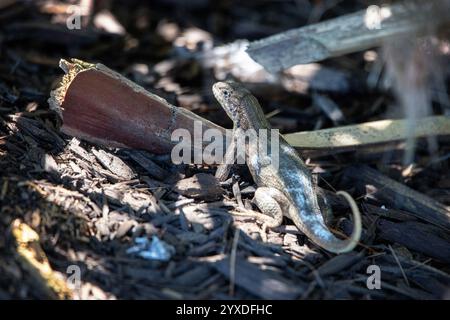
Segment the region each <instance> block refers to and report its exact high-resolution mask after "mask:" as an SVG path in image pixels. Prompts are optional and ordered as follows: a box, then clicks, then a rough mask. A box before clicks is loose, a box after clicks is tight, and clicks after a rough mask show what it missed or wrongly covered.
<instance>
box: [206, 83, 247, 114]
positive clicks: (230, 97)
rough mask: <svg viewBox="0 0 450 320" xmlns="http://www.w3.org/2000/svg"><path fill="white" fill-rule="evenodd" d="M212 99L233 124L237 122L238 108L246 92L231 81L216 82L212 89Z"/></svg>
mask: <svg viewBox="0 0 450 320" xmlns="http://www.w3.org/2000/svg"><path fill="white" fill-rule="evenodd" d="M212 90H213V93H214V97H216V99H217V101H219V103H220V105H221V106H222V108H223V109H224V110H225V111H226V113H227V114H228V116H229V117H230V118H231V120H233V121H234V122H236V121H239V116H240V111H241V110H239V107H240V104H241V101H242V98H243V97H244V96H245V95H247V94H248V91H247V90H246V89H244V88H242V87H241V86H240V85H239V84H238V83H236V82H232V81H226V82H216V83H215V84H214V85H213V87H212Z"/></svg>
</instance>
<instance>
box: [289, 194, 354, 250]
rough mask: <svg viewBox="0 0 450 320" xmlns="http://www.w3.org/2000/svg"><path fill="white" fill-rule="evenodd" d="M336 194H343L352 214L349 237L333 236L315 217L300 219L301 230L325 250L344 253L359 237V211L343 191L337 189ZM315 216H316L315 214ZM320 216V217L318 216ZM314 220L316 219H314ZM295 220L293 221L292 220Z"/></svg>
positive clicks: (351, 248)
mask: <svg viewBox="0 0 450 320" xmlns="http://www.w3.org/2000/svg"><path fill="white" fill-rule="evenodd" d="M336 194H338V195H341V196H343V197H344V198H345V199H346V200H347V202H348V203H349V205H350V208H351V210H352V214H353V231H352V234H351V235H350V238H348V239H345V240H341V239H338V238H337V237H336V236H334V235H333V234H332V233H331V231H330V230H329V229H328V228H327V227H326V226H325V224H324V223H323V220H322V223H318V221H317V220H316V219H302V220H303V221H302V224H303V226H304V228H302V229H303V230H302V231H303V232H304V233H305V234H306V235H307V236H308V237H309V238H310V239H311V240H312V241H313V242H314V243H315V244H317V245H319V246H320V247H322V248H324V249H325V250H327V251H330V252H334V253H345V252H349V251H352V250H353V249H354V248H355V247H356V245H357V244H358V242H359V240H360V238H361V231H362V225H361V213H360V212H359V209H358V206H357V205H356V203H355V200H353V198H352V196H350V195H349V194H348V193H347V192H345V191H338V192H336ZM319 214H320V213H319ZM316 217H317V216H316ZM320 218H322V217H320ZM314 220H316V221H314ZM294 222H295V221H294Z"/></svg>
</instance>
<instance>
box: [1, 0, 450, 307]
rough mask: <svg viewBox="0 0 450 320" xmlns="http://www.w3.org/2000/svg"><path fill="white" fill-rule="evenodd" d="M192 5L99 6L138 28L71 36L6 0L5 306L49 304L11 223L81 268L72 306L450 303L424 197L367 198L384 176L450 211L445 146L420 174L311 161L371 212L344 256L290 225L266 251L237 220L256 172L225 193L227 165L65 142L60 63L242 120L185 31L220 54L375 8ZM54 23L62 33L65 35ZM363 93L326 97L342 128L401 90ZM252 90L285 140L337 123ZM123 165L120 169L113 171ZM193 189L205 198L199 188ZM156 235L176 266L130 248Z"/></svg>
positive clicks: (49, 12)
mask: <svg viewBox="0 0 450 320" xmlns="http://www.w3.org/2000/svg"><path fill="white" fill-rule="evenodd" d="M181 2H182V1H163V0H159V1H152V5H148V6H147V5H144V4H143V3H141V1H114V3H113V2H112V1H99V2H98V3H97V7H96V8H95V10H94V11H93V15H95V14H97V13H98V12H100V9H102V8H103V9H105V10H106V9H109V10H111V12H112V13H113V14H114V16H115V17H116V18H117V19H118V20H119V21H120V23H121V24H122V25H123V26H124V28H125V30H126V35H120V34H111V33H108V32H106V31H99V30H98V29H95V28H86V29H83V30H82V32H79V33H73V32H69V31H68V29H67V28H65V26H64V21H65V19H66V17H67V15H66V14H65V13H64V12H62V13H61V12H59V11H58V7H57V6H53V7H52V6H48V5H47V6H45V4H46V1H34V2H21V1H17V3H15V4H12V5H11V6H7V7H4V8H1V7H0V25H1V27H0V39H1V40H0V57H1V58H0V234H1V235H2V236H0V298H46V297H47V296H46V293H45V291H42V290H39V284H37V283H36V281H35V279H34V278H33V276H31V275H30V274H29V273H28V272H27V270H26V269H24V268H23V265H22V264H21V262H20V261H18V259H17V256H16V255H15V254H14V251H15V250H16V248H15V246H14V244H13V241H12V237H11V224H12V222H13V221H14V219H16V218H20V219H21V220H22V221H23V222H25V223H27V224H28V225H29V226H30V227H32V228H33V229H34V230H35V231H36V232H37V233H38V234H39V239H40V240H39V241H40V244H41V246H42V248H43V250H44V252H45V254H46V255H47V257H48V259H49V262H50V265H51V266H52V268H53V269H54V270H56V271H59V272H60V273H61V274H62V275H65V276H67V273H66V271H67V268H68V267H69V266H70V265H77V266H79V267H80V268H81V281H82V285H81V289H80V290H79V291H77V292H76V294H75V297H81V298H100V299H104V298H119V299H126V298H132V299H171V298H186V299H229V298H238V299H251V298H263V299H296V298H308V299H335V298H339V299H342V298H343V299H442V298H444V297H447V298H448V297H449V294H450V293H449V291H448V288H449V285H450V275H449V274H448V273H449V271H450V268H449V262H450V234H449V233H448V229H447V230H445V228H443V227H442V224H441V226H439V223H438V224H431V223H429V222H428V221H424V220H422V219H419V218H417V214H416V213H415V212H414V211H415V210H427V209H423V208H420V207H417V206H415V204H414V203H413V204H412V205H411V206H407V207H406V208H407V209H405V206H402V205H400V206H399V205H398V199H395V197H393V196H392V194H394V195H395V192H396V190H395V188H394V190H391V189H389V190H388V191H386V193H385V194H384V196H383V192H381V196H379V197H373V196H371V191H373V189H372V188H373V185H376V184H377V183H381V188H380V189H383V183H385V184H386V185H390V181H391V180H389V179H393V180H395V181H398V182H400V183H401V184H403V185H406V186H408V187H410V188H412V189H414V190H416V191H418V192H420V193H421V194H424V195H427V196H429V197H431V198H432V199H433V201H436V202H440V203H442V204H444V205H449V203H450V197H449V195H450V193H449V188H450V184H449V181H450V175H449V170H448V167H449V166H448V153H449V150H450V143H449V140H448V139H440V140H438V143H439V149H438V151H437V152H436V153H435V154H434V155H433V157H432V158H430V154H429V153H428V149H427V144H426V141H419V144H418V148H417V150H416V159H415V165H414V166H410V167H405V166H402V165H401V163H402V155H403V152H402V149H401V148H398V149H390V150H389V151H383V150H381V149H379V148H369V149H364V150H361V151H351V152H346V153H339V154H332V155H326V156H323V155H317V154H316V155H311V158H309V162H308V165H309V167H310V169H311V170H314V172H316V173H317V174H318V175H319V176H320V178H319V179H318V180H319V185H320V186H322V187H323V188H325V189H328V190H339V189H341V190H342V189H344V190H348V191H349V192H350V193H351V194H352V195H353V196H354V197H355V199H357V202H358V204H359V205H360V208H361V211H362V214H363V226H364V234H363V238H362V241H361V242H362V243H361V245H360V246H358V247H357V249H356V250H355V251H353V252H352V253H348V254H343V255H338V256H336V255H333V254H330V253H327V252H326V251H324V250H322V249H320V248H318V247H317V246H315V245H314V244H312V243H311V242H310V241H309V240H308V239H307V238H306V237H305V236H304V235H302V234H301V233H300V232H298V231H297V229H296V228H295V227H294V226H293V225H292V224H291V222H290V221H285V224H284V225H283V227H280V228H277V229H275V230H271V231H270V232H269V235H268V239H269V241H268V243H263V242H262V241H261V240H260V239H259V235H258V231H259V230H260V227H261V225H260V224H259V223H258V222H257V221H255V220H254V219H252V218H246V217H237V216H231V215H230V214H229V211H230V208H231V207H232V206H233V205H234V203H236V200H235V195H234V193H233V188H232V187H233V184H234V183H235V182H238V183H239V187H240V190H241V195H242V198H243V200H244V202H245V201H248V200H250V199H251V198H252V196H253V192H254V183H253V181H252V179H251V176H250V175H249V173H248V172H247V170H246V169H245V168H241V169H239V170H237V171H236V172H234V175H233V177H232V178H231V179H230V180H228V181H227V182H225V183H223V184H221V185H220V186H217V185H214V182H211V181H212V180H211V179H210V177H212V175H213V174H214V170H215V168H210V167H201V166H175V165H173V164H172V163H171V161H170V157H167V156H156V155H152V154H149V153H147V152H142V151H137V150H120V149H108V148H104V147H102V146H98V145H93V144H90V143H87V142H83V141H79V140H77V139H76V138H73V137H69V136H67V135H64V134H62V133H60V131H59V129H58V128H59V126H60V121H59V119H58V117H57V115H55V114H54V113H53V112H52V111H50V110H49V108H48V103H47V98H48V96H49V92H50V90H51V89H52V88H54V86H55V83H56V82H57V81H58V80H59V78H60V77H61V75H62V72H61V70H60V69H59V68H58V61H59V59H60V58H67V57H77V58H80V59H83V60H86V61H91V62H101V63H103V64H105V65H107V66H108V67H110V68H111V69H114V70H117V71H119V72H121V73H123V74H124V75H125V76H127V77H129V78H130V79H132V80H133V81H135V82H137V83H139V84H140V85H142V86H144V87H145V88H147V89H148V90H150V91H152V92H154V93H156V94H159V95H161V96H163V97H164V98H166V99H167V100H168V101H170V102H171V103H173V104H175V105H182V106H183V107H186V108H188V109H190V110H192V111H194V112H196V113H198V114H200V115H202V116H204V117H206V118H208V119H210V120H212V121H214V122H217V123H218V124H220V125H223V126H225V127H230V122H229V121H228V119H226V117H225V114H224V112H223V111H222V110H220V107H219V106H218V104H217V102H215V101H214V99H213V97H212V95H211V91H210V86H211V83H213V82H214V80H215V77H216V74H214V71H213V70H212V69H207V68H204V67H200V66H199V63H198V60H196V59H194V58H192V57H191V58H188V59H182V58H181V57H183V51H182V50H183V49H182V48H183V47H189V46H190V45H191V44H190V42H189V41H190V39H191V38H189V37H188V36H186V34H184V35H183V32H184V31H186V30H187V29H188V28H194V27H196V28H199V29H202V30H203V33H201V34H200V35H199V37H201V38H202V39H203V40H204V45H212V44H214V45H218V44H223V43H226V42H230V41H234V40H235V39H240V38H242V39H243V38H246V39H249V40H253V39H258V38H261V37H264V36H268V35H270V34H274V33H276V32H280V31H283V30H286V29H289V28H293V27H298V26H301V25H303V24H305V23H307V22H308V21H309V20H308V19H313V20H314V19H316V18H320V19H326V18H331V17H334V16H338V15H341V14H345V13H348V12H353V11H355V10H358V9H361V8H363V3H362V1H345V4H342V3H341V4H339V5H335V6H334V7H331V8H329V9H328V10H325V11H323V14H322V15H321V16H317V15H318V12H316V11H314V10H312V8H309V7H308V6H304V7H302V6H300V5H298V4H296V3H300V2H296V1H292V2H288V1H286V2H276V1H275V2H269V1H267V2H266V1H264V2H260V3H259V4H258V5H250V4H245V3H244V2H240V3H239V5H236V4H234V5H233V3H232V2H230V1H222V2H217V1H207V0H204V1H202V0H199V1H197V0H196V1H193V0H191V1H188V2H189V5H187V4H186V5H179V6H176V4H177V3H181ZM48 3H50V1H48ZM315 15H316V16H315ZM315 17H316V18H315ZM91 18H92V17H91ZM58 21H59V22H61V21H62V24H60V26H62V27H61V28H55V27H54V26H55V25H57V24H55V23H57V22H58ZM191 30H192V29H191ZM205 39H206V40H205ZM208 39H209V40H208ZM208 41H209V42H208ZM173 44H176V45H179V46H178V49H173V48H174V47H173ZM177 50H178V51H177ZM180 50H181V52H180ZM325 65H330V66H333V67H335V68H340V70H344V69H347V72H349V73H352V74H355V77H356V75H357V76H358V77H362V78H364V77H367V75H368V73H369V72H368V71H364V70H365V68H366V67H367V66H368V65H366V62H365V61H364V59H363V54H362V53H361V54H355V55H351V56H347V57H343V58H336V59H333V60H332V61H327V62H326V63H325ZM366 69H368V68H366ZM358 70H359V71H358ZM352 85H353V84H352ZM352 85H350V87H348V88H347V89H348V90H346V91H345V92H326V93H327V94H329V96H331V97H332V98H333V99H334V100H335V101H336V102H337V103H338V105H339V106H340V107H342V110H343V112H344V115H345V121H346V122H347V123H360V122H364V121H371V120H376V119H383V116H384V115H385V112H386V109H387V106H388V105H389V103H390V102H392V97H391V96H390V95H389V94H387V93H386V92H381V91H377V90H378V89H370V90H369V89H368V88H361V86H360V85H356V86H355V87H352ZM363 87H364V85H363ZM325 91H326V90H325ZM255 95H257V96H258V98H260V99H261V104H262V105H263V106H264V108H265V111H266V112H270V111H274V110H275V109H278V108H280V111H281V112H280V113H278V114H276V115H275V116H274V117H273V118H271V122H272V123H273V124H274V125H275V126H276V127H278V128H280V129H281V130H282V132H295V131H302V130H312V129H315V128H322V127H331V126H333V123H332V122H331V120H330V119H329V118H328V117H327V116H326V114H325V113H323V112H322V111H321V110H320V109H319V108H317V107H316V106H314V105H313V104H312V103H311V94H310V93H308V92H305V93H304V94H291V93H288V92H286V91H280V90H278V91H276V92H275V93H273V94H267V93H266V94H264V92H258V91H256V92H255ZM105 159H107V161H105ZM111 159H116V160H117V159H120V160H122V161H123V165H121V166H120V167H110V166H108V165H107V163H108V161H109V160H111ZM150 161H151V162H150ZM149 162H150V163H152V165H149V164H148V163H149ZM361 165H365V166H361ZM368 167H371V168H372V169H368ZM195 174H205V175H207V176H203V179H206V181H208V183H212V184H211V187H209V188H206V189H205V188H200V189H199V187H198V186H196V185H195V183H193V181H192V180H191V179H189V178H190V177H192V176H194V175H195ZM372 175H375V177H374V176H372ZM200 177H202V176H200ZM380 181H381V182H380ZM189 187H191V188H194V189H195V188H196V192H192V190H190V191H189V190H188V191H187V190H186V189H189ZM400 201H406V200H404V199H403V200H400ZM408 208H409V209H410V211H408ZM334 209H335V210H334V212H335V219H334V220H335V221H334V222H333V225H334V227H335V228H336V229H340V230H343V232H344V233H350V231H351V223H350V221H349V220H348V219H347V218H344V217H348V209H347V208H346V207H343V206H341V205H339V203H336V204H335V206H334ZM446 210H447V212H448V207H447V209H446ZM447 223H448V222H447ZM444 224H445V221H444ZM237 230H240V231H237ZM154 235H157V236H158V238H159V239H161V240H163V241H164V242H166V243H168V244H170V245H171V246H173V247H174V249H175V254H174V255H173V256H172V258H171V259H170V261H169V262H161V261H151V260H145V259H142V258H139V257H136V256H133V255H130V254H127V253H126V250H127V249H128V248H129V247H131V246H132V245H133V244H134V242H133V239H135V238H136V237H142V236H149V237H150V238H151V237H152V236H154ZM230 259H231V260H232V261H230ZM371 265H376V266H378V267H379V268H380V270H381V289H380V290H370V289H369V288H368V286H367V283H368V281H369V282H370V281H371V280H370V279H368V277H369V276H370V275H371V274H372V271H370V270H371V269H370V268H369V269H368V267H369V266H371ZM230 266H231V268H230ZM231 271H232V272H231ZM230 283H231V285H230ZM446 290H447V291H446Z"/></svg>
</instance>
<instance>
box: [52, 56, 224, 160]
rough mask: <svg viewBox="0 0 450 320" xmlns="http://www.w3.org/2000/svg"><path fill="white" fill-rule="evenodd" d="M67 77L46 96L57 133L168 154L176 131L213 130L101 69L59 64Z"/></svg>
mask: <svg viewBox="0 0 450 320" xmlns="http://www.w3.org/2000/svg"><path fill="white" fill-rule="evenodd" d="M60 67H61V68H62V69H63V70H64V71H65V72H66V75H65V76H64V78H63V80H62V82H61V83H60V85H59V87H58V88H57V89H56V90H54V91H52V92H51V94H50V99H49V104H50V108H51V109H53V110H55V111H56V112H57V113H58V114H59V115H60V117H61V118H62V120H63V126H62V127H61V130H62V132H64V133H66V134H68V135H71V136H75V137H78V138H81V139H84V140H86V141H89V142H93V143H96V144H100V145H103V146H108V147H124V148H135V149H144V150H148V151H150V152H153V153H157V154H164V153H170V152H171V150H172V147H173V146H174V144H176V142H172V141H171V134H172V132H173V131H174V130H175V129H178V128H182V129H187V130H188V131H189V132H190V134H191V136H192V137H193V134H194V122H195V121H199V122H200V123H201V124H202V128H203V130H206V129H209V128H214V129H217V130H219V131H220V132H222V133H224V129H223V128H222V127H220V126H217V125H216V124H214V123H212V122H210V121H208V120H206V119H204V118H202V117H200V116H198V115H196V114H194V113H192V112H190V111H189V110H186V109H183V108H177V107H175V106H173V105H171V104H169V103H168V102H167V101H166V100H164V99H162V98H160V97H158V96H157V95H154V94H152V93H150V92H148V91H146V90H145V89H144V88H142V87H140V86H138V85H137V84H135V83H134V82H132V81H130V80H128V79H126V78H125V77H123V76H122V75H120V74H119V73H117V72H114V71H112V70H111V69H109V68H107V67H106V66H104V65H102V64H90V63H86V62H83V61H81V60H77V59H72V60H71V62H68V61H66V60H61V61H60Z"/></svg>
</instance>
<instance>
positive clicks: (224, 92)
mask: <svg viewBox="0 0 450 320" xmlns="http://www.w3.org/2000/svg"><path fill="white" fill-rule="evenodd" d="M222 94H223V96H224V97H225V98H229V97H230V91H228V90H223V91H222Z"/></svg>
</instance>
